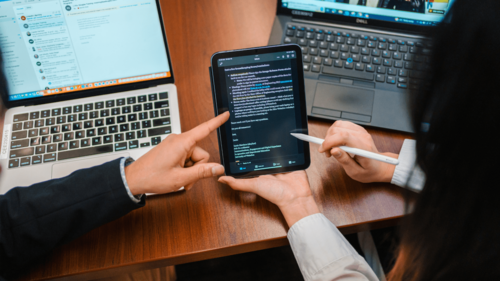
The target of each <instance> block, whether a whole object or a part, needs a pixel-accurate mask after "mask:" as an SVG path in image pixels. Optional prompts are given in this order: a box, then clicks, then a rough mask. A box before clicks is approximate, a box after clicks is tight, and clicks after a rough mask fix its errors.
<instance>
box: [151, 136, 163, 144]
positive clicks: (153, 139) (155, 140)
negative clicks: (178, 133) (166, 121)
mask: <svg viewBox="0 0 500 281" xmlns="http://www.w3.org/2000/svg"><path fill="white" fill-rule="evenodd" d="M160 142H161V137H155V138H151V144H152V145H158V144H160Z"/></svg>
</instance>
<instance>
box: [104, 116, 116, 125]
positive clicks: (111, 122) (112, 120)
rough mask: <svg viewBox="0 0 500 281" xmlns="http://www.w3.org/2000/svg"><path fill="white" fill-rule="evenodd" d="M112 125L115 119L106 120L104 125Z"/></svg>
mask: <svg viewBox="0 0 500 281" xmlns="http://www.w3.org/2000/svg"><path fill="white" fill-rule="evenodd" d="M113 124H115V117H108V118H106V125H113Z"/></svg>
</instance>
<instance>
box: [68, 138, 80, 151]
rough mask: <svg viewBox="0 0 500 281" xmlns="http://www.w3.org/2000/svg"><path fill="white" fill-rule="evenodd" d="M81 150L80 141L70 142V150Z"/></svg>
mask: <svg viewBox="0 0 500 281" xmlns="http://www.w3.org/2000/svg"><path fill="white" fill-rule="evenodd" d="M76 148H80V142H79V141H76V140H75V141H70V142H69V149H76Z"/></svg>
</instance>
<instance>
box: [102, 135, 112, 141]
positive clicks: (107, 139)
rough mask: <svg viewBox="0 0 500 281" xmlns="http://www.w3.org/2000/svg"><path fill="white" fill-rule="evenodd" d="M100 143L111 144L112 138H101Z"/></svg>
mask: <svg viewBox="0 0 500 281" xmlns="http://www.w3.org/2000/svg"><path fill="white" fill-rule="evenodd" d="M102 142H103V143H112V142H113V137H112V136H104V137H102Z"/></svg>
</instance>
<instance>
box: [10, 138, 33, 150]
mask: <svg viewBox="0 0 500 281" xmlns="http://www.w3.org/2000/svg"><path fill="white" fill-rule="evenodd" d="M28 146H30V140H29V139H23V140H17V141H12V142H11V143H10V149H18V148H23V147H28Z"/></svg>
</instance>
